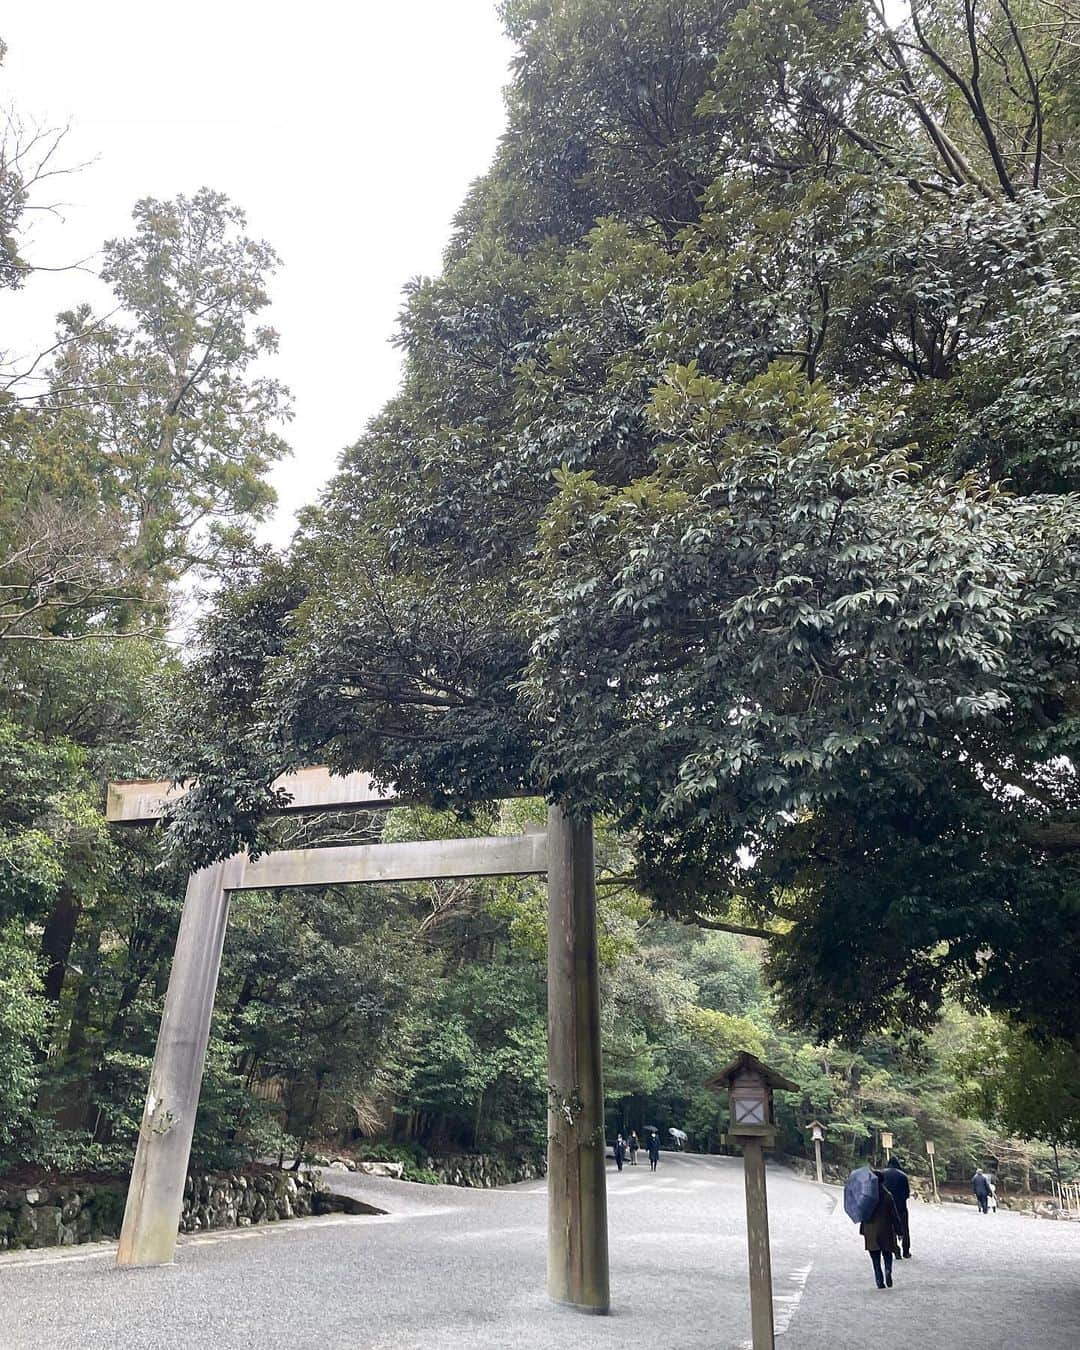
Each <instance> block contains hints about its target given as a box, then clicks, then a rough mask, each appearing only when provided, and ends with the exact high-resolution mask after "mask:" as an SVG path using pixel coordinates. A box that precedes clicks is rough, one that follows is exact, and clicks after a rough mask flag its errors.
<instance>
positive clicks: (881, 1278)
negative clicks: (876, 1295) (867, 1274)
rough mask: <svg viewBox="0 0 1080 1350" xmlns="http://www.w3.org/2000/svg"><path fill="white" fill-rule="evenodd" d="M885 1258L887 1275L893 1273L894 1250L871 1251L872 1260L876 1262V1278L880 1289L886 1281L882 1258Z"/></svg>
mask: <svg viewBox="0 0 1080 1350" xmlns="http://www.w3.org/2000/svg"><path fill="white" fill-rule="evenodd" d="M883 1256H884V1258H885V1275H891V1274H892V1252H871V1253H870V1260H871V1261H873V1263H874V1279H875V1280H877V1285H878V1288H879V1289H880V1288H881V1287H882V1286H883V1285H884V1283H885V1275H882V1273H881V1258H882V1257H883Z"/></svg>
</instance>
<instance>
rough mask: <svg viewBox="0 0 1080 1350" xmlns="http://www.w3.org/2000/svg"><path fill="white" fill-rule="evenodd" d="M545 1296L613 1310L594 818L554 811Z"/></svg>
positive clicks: (550, 875) (550, 812)
mask: <svg viewBox="0 0 1080 1350" xmlns="http://www.w3.org/2000/svg"><path fill="white" fill-rule="evenodd" d="M547 832H548V841H549V843H548V847H549V849H550V855H551V856H550V858H549V870H548V1093H549V1101H548V1293H549V1295H550V1296H551V1298H552V1299H554V1300H555V1301H556V1302H558V1303H567V1304H570V1305H571V1306H572V1307H575V1308H577V1309H579V1310H580V1311H582V1312H591V1313H606V1312H607V1311H608V1309H609V1307H610V1302H611V1300H610V1293H609V1286H608V1232H607V1178H606V1175H605V1168H604V1152H605V1148H604V1088H603V1079H602V1073H601V1062H600V961H599V955H598V952H597V939H596V877H595V869H594V864H593V831H592V824H591V823H588V824H579V823H575V822H574V821H572V820H570V818H569V817H568V816H567V815H566V814H565V812H564V811H563V810H562V809H561V808H560V807H558V806H552V807H550V808H549V809H548V830H547Z"/></svg>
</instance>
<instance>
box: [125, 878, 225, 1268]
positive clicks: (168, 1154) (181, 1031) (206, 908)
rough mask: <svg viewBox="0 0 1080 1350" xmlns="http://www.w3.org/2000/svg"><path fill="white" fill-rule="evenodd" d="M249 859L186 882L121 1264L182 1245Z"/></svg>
mask: <svg viewBox="0 0 1080 1350" xmlns="http://www.w3.org/2000/svg"><path fill="white" fill-rule="evenodd" d="M243 863H244V860H243V858H242V857H240V856H239V855H238V856H236V857H233V858H229V859H228V860H227V861H226V862H219V863H215V864H214V865H213V866H211V867H204V868H203V870H202V871H201V872H196V873H194V875H193V876H192V877H191V878H190V880H189V881H188V886H187V894H186V896H185V898H184V910H183V914H182V915H181V918H180V932H179V934H178V935H177V939H176V954H175V955H174V957H173V964H172V971H171V973H170V975H169V990H168V993H167V994H166V995H165V1010H164V1012H163V1013H162V1017H161V1030H160V1031H159V1032H158V1039H157V1047H156V1049H155V1050H154V1066H153V1068H152V1070H151V1072H150V1087H149V1090H148V1091H147V1094H146V1106H145V1109H144V1111H143V1119H142V1125H141V1127H140V1129H139V1142H138V1146H137V1148H136V1151H135V1166H134V1168H133V1170H132V1174H131V1185H130V1186H129V1187H128V1195H127V1204H126V1207H125V1209H124V1225H123V1228H122V1229H121V1232H120V1247H119V1249H118V1251H117V1254H116V1264H117V1265H118V1266H160V1265H165V1264H167V1263H168V1262H169V1261H171V1260H172V1259H173V1254H174V1253H175V1251H176V1234H177V1229H178V1227H179V1223H180V1211H181V1209H182V1208H183V1203H184V1178H185V1177H186V1175H187V1169H188V1159H189V1157H190V1154H191V1136H192V1133H193V1131H194V1129H195V1113H196V1111H197V1110H198V1106H199V1092H200V1089H201V1088H202V1077H203V1066H204V1064H205V1062H206V1046H207V1042H208V1040H209V1038H210V1018H211V1015H212V1013H213V1011H214V995H215V994H216V993H217V983H218V972H219V971H220V969H221V951H222V947H223V945H224V942H225V928H226V924H227V923H228V917H229V892H230V891H231V890H234V889H235V883H236V881H237V880H238V879H239V873H240V872H241V871H242V870H243Z"/></svg>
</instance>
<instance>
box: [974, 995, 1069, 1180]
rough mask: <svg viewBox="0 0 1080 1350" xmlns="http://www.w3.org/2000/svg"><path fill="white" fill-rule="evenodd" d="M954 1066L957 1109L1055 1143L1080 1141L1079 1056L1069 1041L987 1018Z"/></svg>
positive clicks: (1058, 1145)
mask: <svg viewBox="0 0 1080 1350" xmlns="http://www.w3.org/2000/svg"><path fill="white" fill-rule="evenodd" d="M954 1067H955V1072H956V1074H957V1077H958V1078H959V1080H960V1081H959V1087H958V1089H957V1092H956V1105H957V1107H958V1108H959V1109H960V1110H961V1111H964V1112H966V1113H968V1114H971V1115H975V1116H979V1117H980V1118H981V1119H983V1120H985V1121H987V1122H989V1123H990V1124H992V1125H997V1126H999V1127H1000V1128H1002V1129H1005V1130H1007V1131H1008V1132H1009V1133H1010V1134H1018V1135H1021V1136H1022V1137H1023V1138H1025V1139H1043V1140H1045V1141H1046V1143H1048V1144H1052V1145H1053V1146H1054V1148H1055V1149H1057V1148H1058V1147H1060V1146H1061V1145H1063V1144H1072V1145H1080V1091H1078V1090H1077V1082H1078V1079H1077V1069H1078V1068H1080V1056H1078V1052H1077V1049H1076V1046H1075V1045H1074V1044H1069V1043H1067V1042H1063V1041H1049V1042H1043V1043H1041V1044H1040V1043H1039V1042H1037V1041H1035V1040H1033V1039H1032V1038H1031V1036H1029V1035H1028V1034H1027V1033H1026V1032H1025V1031H1024V1030H1023V1028H1021V1027H1017V1026H1012V1025H1010V1024H1008V1023H1005V1022H996V1021H990V1020H987V1021H986V1022H985V1024H984V1026H983V1027H982V1028H981V1029H980V1030H979V1032H978V1034H977V1035H976V1036H974V1037H973V1038H972V1040H971V1043H970V1044H969V1045H968V1046H967V1047H966V1048H965V1050H964V1052H963V1053H962V1054H961V1055H959V1056H957V1059H956V1061H955V1066H954ZM1060 1179H1061V1178H1060V1173H1059V1176H1058V1180H1059V1181H1060Z"/></svg>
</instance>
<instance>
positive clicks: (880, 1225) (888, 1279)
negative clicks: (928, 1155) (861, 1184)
mask: <svg viewBox="0 0 1080 1350" xmlns="http://www.w3.org/2000/svg"><path fill="white" fill-rule="evenodd" d="M871 1171H872V1172H873V1174H874V1176H876V1177H877V1179H878V1201H877V1205H876V1206H875V1208H874V1212H873V1214H871V1216H870V1218H869V1219H867V1220H866V1221H865V1222H863V1223H861V1224H859V1232H860V1233H861V1234H862V1236H863V1241H864V1242H865V1243H866V1250H867V1251H868V1252H869V1253H870V1260H871V1261H872V1262H873V1266H874V1282H875V1283H876V1284H877V1287H878V1288H879V1289H891V1288H892V1267H893V1257H894V1256H895V1255H896V1254H897V1251H898V1248H897V1245H896V1241H897V1238H898V1237H899V1236H900V1216H899V1214H897V1212H896V1203H895V1202H894V1200H893V1198H892V1196H891V1195H890V1193H889V1190H888V1188H887V1187H886V1185H885V1174H884V1173H883V1172H880V1171H879V1170H878V1169H877V1168H876V1167H874V1168H871ZM882 1258H884V1263H885V1269H884V1271H883V1270H882V1268H881V1267H882Z"/></svg>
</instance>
